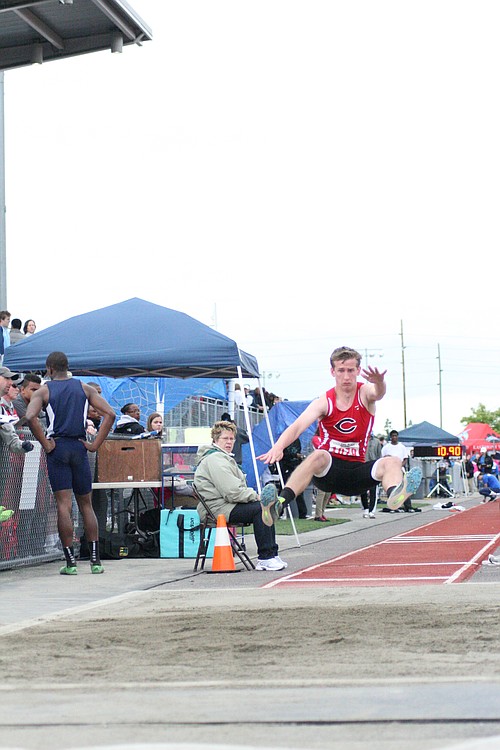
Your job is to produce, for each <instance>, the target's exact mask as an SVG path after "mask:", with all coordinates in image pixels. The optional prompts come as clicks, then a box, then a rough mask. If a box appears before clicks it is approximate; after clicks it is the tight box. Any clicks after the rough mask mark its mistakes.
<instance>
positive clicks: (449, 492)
mask: <svg viewBox="0 0 500 750" xmlns="http://www.w3.org/2000/svg"><path fill="white" fill-rule="evenodd" d="M440 475H441V472H440V471H439V463H438V465H437V466H436V484H435V485H434V487H433V488H432V490H431V491H430V492H429V494H428V495H427V497H432V496H433V494H434V493H436V495H438V494H439V495H440V494H441V493H443V494H444V496H445V497H455V493H454V492H453V491H452V490H450V488H449V487H445V485H444V484H442V483H441V482H440V481H439V480H440Z"/></svg>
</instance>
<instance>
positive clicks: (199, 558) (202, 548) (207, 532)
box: [193, 484, 255, 572]
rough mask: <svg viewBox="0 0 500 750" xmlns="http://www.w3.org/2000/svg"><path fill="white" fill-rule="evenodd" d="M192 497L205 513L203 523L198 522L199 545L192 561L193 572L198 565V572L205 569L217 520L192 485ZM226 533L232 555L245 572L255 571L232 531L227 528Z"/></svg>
mask: <svg viewBox="0 0 500 750" xmlns="http://www.w3.org/2000/svg"><path fill="white" fill-rule="evenodd" d="M193 495H194V497H195V498H196V499H197V500H198V502H200V503H201V504H202V505H203V507H204V509H205V512H206V517H205V520H204V521H200V544H199V546H198V553H197V555H196V560H195V561H194V570H195V572H196V571H197V570H198V565H200V570H203V569H204V568H205V560H206V557H207V550H208V545H209V544H210V537H211V534H212V530H213V529H216V528H217V519H216V517H215V516H214V514H213V513H212V511H211V510H210V507H209V505H208V504H207V503H206V501H205V500H204V499H203V498H202V496H201V495H200V493H199V492H198V490H197V489H196V486H195V485H194V484H193ZM227 530H228V533H229V539H230V541H231V547H232V549H233V554H235V555H237V556H238V557H239V559H240V560H241V562H242V563H243V565H244V566H245V568H246V569H247V570H255V565H254V564H253V562H252V560H251V559H250V557H249V556H248V554H247V552H246V550H245V548H244V546H243V545H242V544H241V542H240V541H239V540H238V538H237V537H236V536H235V534H234V533H233V531H232V529H231V528H230V527H228V529H227Z"/></svg>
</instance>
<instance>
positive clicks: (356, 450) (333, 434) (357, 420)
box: [318, 383, 374, 461]
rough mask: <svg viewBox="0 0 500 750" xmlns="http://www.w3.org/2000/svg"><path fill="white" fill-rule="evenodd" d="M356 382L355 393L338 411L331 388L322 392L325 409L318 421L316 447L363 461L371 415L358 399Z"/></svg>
mask: <svg viewBox="0 0 500 750" xmlns="http://www.w3.org/2000/svg"><path fill="white" fill-rule="evenodd" d="M362 385H363V383H357V388H356V395H355V396H354V400H353V402H352V405H351V406H350V407H349V409H346V410H345V411H341V410H340V409H339V408H338V407H337V400H336V394H335V388H331V389H330V390H329V391H327V392H326V400H327V403H328V412H327V414H326V416H324V417H323V419H321V420H320V422H319V425H318V434H319V437H320V443H319V445H318V448H319V449H323V450H325V451H328V452H329V453H331V454H332V456H336V457H337V458H343V459H344V460H346V461H364V460H365V454H366V447H367V445H368V440H369V438H370V435H371V432H372V428H373V422H374V416H373V414H370V412H369V411H368V409H367V408H366V406H364V405H363V404H362V403H361V399H360V396H359V389H360V388H361V386H362Z"/></svg>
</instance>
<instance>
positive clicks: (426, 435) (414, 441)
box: [399, 422, 460, 446]
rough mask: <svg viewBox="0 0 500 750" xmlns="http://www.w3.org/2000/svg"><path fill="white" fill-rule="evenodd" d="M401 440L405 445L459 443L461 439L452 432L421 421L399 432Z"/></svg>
mask: <svg viewBox="0 0 500 750" xmlns="http://www.w3.org/2000/svg"><path fill="white" fill-rule="evenodd" d="M399 442H400V443H404V445H409V446H412V445H458V444H459V443H460V440H459V439H458V437H457V436H456V435H452V434H451V432H446V430H443V429H441V427H437V426H436V425H433V424H431V423H430V422H419V423H418V424H414V425H411V426H410V427H407V428H406V429H405V430H400V432H399Z"/></svg>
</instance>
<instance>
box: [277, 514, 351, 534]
mask: <svg viewBox="0 0 500 750" xmlns="http://www.w3.org/2000/svg"><path fill="white" fill-rule="evenodd" d="M293 520H294V521H295V528H296V529H297V532H298V533H300V534H303V533H304V532H306V531H316V529H325V528H327V527H328V526H337V525H338V524H339V523H349V519H348V518H330V519H329V520H328V521H323V522H321V521H315V520H314V519H313V518H310V519H309V518H294V519H293ZM274 528H275V529H276V533H277V534H280V535H283V536H286V535H287V534H293V527H292V523H291V521H290V520H289V519H288V518H287V519H283V518H280V520H279V521H276V523H275V524H274Z"/></svg>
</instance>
